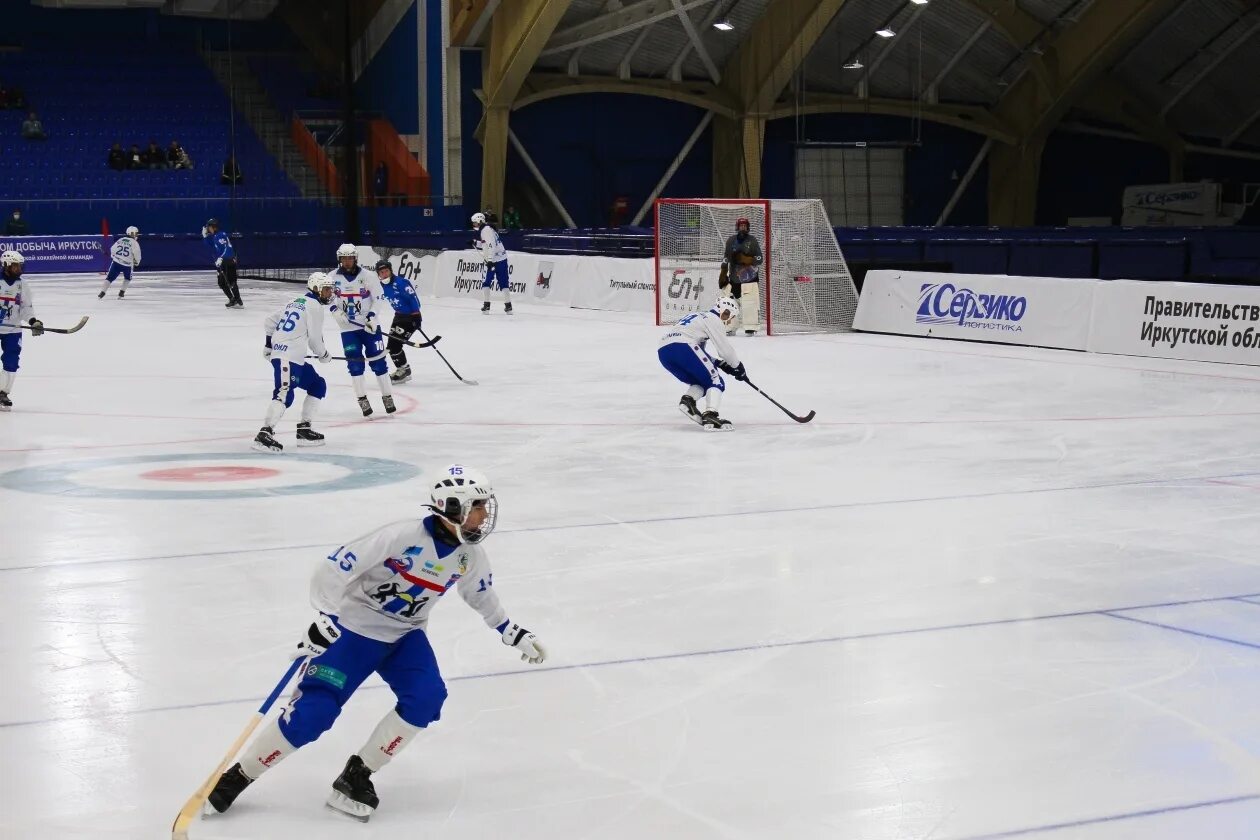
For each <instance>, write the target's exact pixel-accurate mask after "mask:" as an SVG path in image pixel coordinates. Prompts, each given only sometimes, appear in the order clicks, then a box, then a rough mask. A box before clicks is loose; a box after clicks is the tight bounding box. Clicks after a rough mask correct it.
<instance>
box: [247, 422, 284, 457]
mask: <svg viewBox="0 0 1260 840" xmlns="http://www.w3.org/2000/svg"><path fill="white" fill-rule="evenodd" d="M274 431H275V429H272V428H271V427H270V426H263V427H262V428H261V429H259V430H258V434H257V435H255V436H254V448H255V449H257V450H258V451H259V452H283V451H284V446H283V445H282V444H281V443H280V441H278V440H276V439H275V437H273V436H272V433H273V432H274Z"/></svg>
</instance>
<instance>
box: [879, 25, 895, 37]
mask: <svg viewBox="0 0 1260 840" xmlns="http://www.w3.org/2000/svg"><path fill="white" fill-rule="evenodd" d="M875 34H876V35H878V36H879V37H881V38H891V37H892V36H894V35H896V34H897V33H896V32H893V31H892V30H891V29H889V28H888V27H887V26H885V27H884V28H883V29H876V30H875Z"/></svg>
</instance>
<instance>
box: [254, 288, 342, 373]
mask: <svg viewBox="0 0 1260 840" xmlns="http://www.w3.org/2000/svg"><path fill="white" fill-rule="evenodd" d="M326 308H327V304H323V303H320V302H319V299H318V298H316V297H315V295H314V294H313V293H311V292H307V293H306V294H304V295H302V296H301V297H300V298H298V299H296V300H294V301H293V302H292V303H290V304H289V305H288V306H286V307H285V308H284V309H282V310H280V311H279V312H277V313H276V314H275V315H270V316H268V318H267V321H266V325H267V337H268V338H270V339H271V357H272V358H273V359H285V360H286V361H288V362H290V363H292V364H303V365H304V364H306V361H307V360H306V353H307V350H308V349H309V351H310V353H311V354H312V355H315V356H322V355H324V310H325V309H326Z"/></svg>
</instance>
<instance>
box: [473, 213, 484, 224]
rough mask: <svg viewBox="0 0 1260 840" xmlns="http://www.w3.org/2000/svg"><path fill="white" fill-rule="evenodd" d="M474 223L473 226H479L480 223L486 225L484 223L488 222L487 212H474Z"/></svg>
mask: <svg viewBox="0 0 1260 840" xmlns="http://www.w3.org/2000/svg"><path fill="white" fill-rule="evenodd" d="M472 223H473V226H474V227H477V226H480V225H484V224H485V223H486V214H485V213H473V214H472Z"/></svg>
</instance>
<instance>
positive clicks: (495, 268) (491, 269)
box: [481, 260, 511, 289]
mask: <svg viewBox="0 0 1260 840" xmlns="http://www.w3.org/2000/svg"><path fill="white" fill-rule="evenodd" d="M510 282H511V280H510V278H509V277H508V261H507V260H499V261H498V262H496V263H486V279H485V280H482V281H481V288H483V289H488V288H490V287H491V286H494V285H495V284H496V283H497V285H498V287H499V288H500V289H506V288H507V287H508V284H509V283H510Z"/></svg>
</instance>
